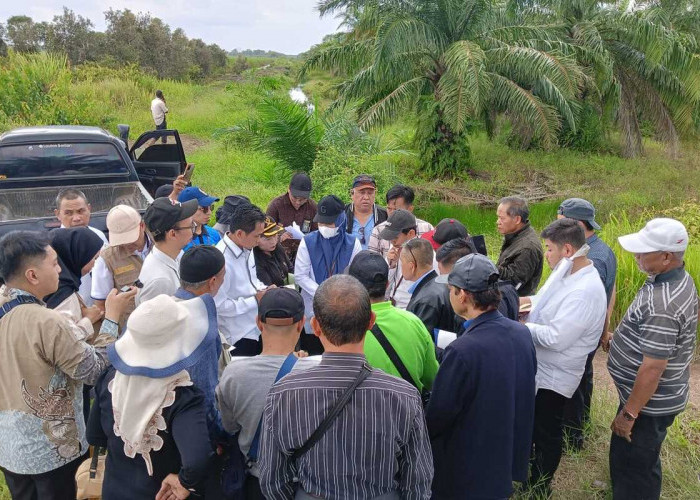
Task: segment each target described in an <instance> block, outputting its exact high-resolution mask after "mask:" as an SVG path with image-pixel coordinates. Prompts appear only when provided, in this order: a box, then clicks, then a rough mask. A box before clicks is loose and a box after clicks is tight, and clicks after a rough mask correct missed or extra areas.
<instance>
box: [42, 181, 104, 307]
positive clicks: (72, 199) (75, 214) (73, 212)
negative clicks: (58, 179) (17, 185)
mask: <svg viewBox="0 0 700 500" xmlns="http://www.w3.org/2000/svg"><path fill="white" fill-rule="evenodd" d="M91 211H92V207H91V206H90V203H89V202H88V199H87V197H86V196H85V193H83V192H82V191H80V190H78V189H74V188H67V189H63V190H61V191H60V192H59V193H58V196H56V209H55V210H54V214H55V215H56V218H57V219H58V220H59V221H61V227H62V228H66V227H83V226H85V227H88V228H89V229H90V230H91V231H92V232H93V233H95V234H96V235H97V236H99V237H100V238H101V239H102V241H103V242H104V244H105V246H107V238H106V237H105V235H104V233H103V232H102V231H100V230H99V229H95V228H94V227H91V226H90V225H89V224H90V215H91ZM91 289H92V273H87V274H86V275H85V276H83V277H82V279H81V280H80V288H79V289H78V294H79V295H80V298H81V299H83V302H85V305H86V306H91V305H92V304H93V300H92V298H91V297H90V292H91ZM110 290H111V288H110V289H109V290H108V291H107V293H109V291H110ZM105 297H107V295H105Z"/></svg>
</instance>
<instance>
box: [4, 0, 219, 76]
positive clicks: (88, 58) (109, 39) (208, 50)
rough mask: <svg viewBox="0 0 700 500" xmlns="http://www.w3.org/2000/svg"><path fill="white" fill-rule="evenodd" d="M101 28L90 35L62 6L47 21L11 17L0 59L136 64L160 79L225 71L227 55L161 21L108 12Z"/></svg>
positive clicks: (88, 25)
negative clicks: (25, 56)
mask: <svg viewBox="0 0 700 500" xmlns="http://www.w3.org/2000/svg"><path fill="white" fill-rule="evenodd" d="M104 14H105V20H106V24H107V28H106V30H105V31H104V32H99V31H95V29H94V25H93V23H92V21H91V20H90V19H88V18H86V17H83V16H81V15H78V14H76V13H75V12H73V11H72V10H70V9H68V8H65V7H64V8H63V13H62V14H60V15H57V16H54V18H53V21H51V22H34V20H32V18H31V17H28V16H12V17H10V18H9V19H7V21H6V22H5V23H0V56H2V55H5V54H7V50H8V49H10V48H11V49H12V50H14V51H16V52H22V53H33V52H41V51H46V52H53V53H60V54H66V56H67V57H68V60H69V61H70V62H71V63H72V64H82V63H86V62H96V63H100V64H105V65H110V66H121V65H127V64H136V65H138V66H140V67H141V68H142V69H144V70H145V71H147V72H150V73H154V74H156V75H157V76H158V77H160V78H171V79H177V80H199V79H202V78H205V77H208V76H210V75H213V74H216V73H217V72H218V71H220V70H222V69H223V68H225V67H226V64H227V62H228V55H227V53H226V51H224V50H223V49H222V48H221V47H219V46H218V45H216V44H206V43H205V42H203V41H202V40H200V39H190V38H188V37H187V36H186V35H185V32H184V31H183V30H182V29H181V28H177V29H175V30H171V28H170V26H168V25H167V24H165V23H164V22H163V21H162V20H161V19H159V18H157V17H153V16H151V15H149V14H143V13H134V12H132V11H130V10H129V9H124V10H113V9H109V10H108V11H106V12H105V13H104Z"/></svg>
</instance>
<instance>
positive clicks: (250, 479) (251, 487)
mask: <svg viewBox="0 0 700 500" xmlns="http://www.w3.org/2000/svg"><path fill="white" fill-rule="evenodd" d="M243 496H244V497H245V500H265V495H263V494H262V490H261V489H260V481H259V480H258V478H257V477H255V476H253V475H247V476H246V477H245V484H244V485H243Z"/></svg>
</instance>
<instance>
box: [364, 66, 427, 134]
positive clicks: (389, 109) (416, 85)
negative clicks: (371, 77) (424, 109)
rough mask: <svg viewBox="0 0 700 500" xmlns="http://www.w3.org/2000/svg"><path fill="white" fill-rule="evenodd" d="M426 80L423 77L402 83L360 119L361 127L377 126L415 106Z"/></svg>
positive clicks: (374, 104)
mask: <svg viewBox="0 0 700 500" xmlns="http://www.w3.org/2000/svg"><path fill="white" fill-rule="evenodd" d="M425 83H426V79H425V77H423V76H419V77H416V78H412V79H411V80H408V81H406V82H403V83H401V84H400V85H399V86H398V87H396V88H395V89H394V90H392V91H391V92H389V93H388V94H386V95H385V96H384V97H382V98H381V99H379V100H377V101H376V102H374V103H372V105H371V106H369V108H368V109H367V110H366V111H365V112H364V113H363V114H362V116H361V117H360V126H363V125H368V126H372V125H377V124H381V123H385V122H386V121H387V120H388V119H391V118H394V117H395V116H396V114H397V112H398V111H399V110H401V109H404V108H405V107H406V106H408V105H409V104H411V103H412V104H415V102H416V101H417V100H418V97H419V96H420V94H421V90H422V88H423V85H424V84H425Z"/></svg>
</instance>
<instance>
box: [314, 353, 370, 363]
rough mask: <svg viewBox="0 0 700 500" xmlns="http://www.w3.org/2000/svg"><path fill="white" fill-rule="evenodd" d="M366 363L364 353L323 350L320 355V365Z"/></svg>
mask: <svg viewBox="0 0 700 500" xmlns="http://www.w3.org/2000/svg"><path fill="white" fill-rule="evenodd" d="M365 363H367V358H365V355H364V354H354V353H346V352H324V353H323V355H322V356H321V363H320V364H321V366H362V365H363V364H365Z"/></svg>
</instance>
